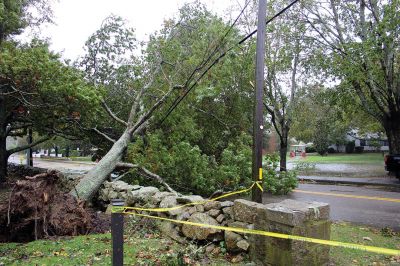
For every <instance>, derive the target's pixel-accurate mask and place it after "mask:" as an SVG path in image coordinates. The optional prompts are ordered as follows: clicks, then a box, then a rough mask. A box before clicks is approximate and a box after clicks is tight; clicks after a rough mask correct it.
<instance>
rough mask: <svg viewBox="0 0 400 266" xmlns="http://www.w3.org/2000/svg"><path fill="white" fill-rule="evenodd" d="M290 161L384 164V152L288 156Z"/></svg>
mask: <svg viewBox="0 0 400 266" xmlns="http://www.w3.org/2000/svg"><path fill="white" fill-rule="evenodd" d="M288 161H289V162H294V163H296V162H309V163H345V164H376V165H382V164H383V156H382V153H361V154H328V155H327V156H321V155H319V154H316V155H314V154H312V155H307V157H305V158H299V157H297V158H296V159H293V158H290V157H288Z"/></svg>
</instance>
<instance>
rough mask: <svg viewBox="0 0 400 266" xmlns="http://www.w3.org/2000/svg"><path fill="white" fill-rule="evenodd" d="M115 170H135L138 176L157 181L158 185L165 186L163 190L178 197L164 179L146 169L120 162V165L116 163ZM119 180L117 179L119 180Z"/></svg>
mask: <svg viewBox="0 0 400 266" xmlns="http://www.w3.org/2000/svg"><path fill="white" fill-rule="evenodd" d="M116 168H125V169H132V168H137V169H138V171H139V174H140V175H142V176H145V177H150V178H152V179H154V180H155V181H157V182H158V183H160V184H162V185H163V186H165V188H166V189H167V190H168V191H169V192H172V193H174V194H176V195H178V193H177V192H176V191H175V190H173V189H172V188H171V187H170V186H169V185H168V184H167V183H166V182H165V181H164V179H163V178H162V177H161V176H159V175H157V174H155V173H153V172H151V171H150V170H148V169H146V168H144V167H141V166H139V165H138V164H132V163H122V162H121V163H117V165H116ZM122 176H123V175H122ZM122 176H121V177H120V178H122ZM120 178H118V179H120Z"/></svg>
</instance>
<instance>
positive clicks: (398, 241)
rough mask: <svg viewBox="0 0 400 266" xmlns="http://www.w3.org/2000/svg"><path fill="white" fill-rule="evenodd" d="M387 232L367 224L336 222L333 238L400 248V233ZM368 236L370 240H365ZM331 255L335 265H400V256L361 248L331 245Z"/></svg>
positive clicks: (333, 228)
mask: <svg viewBox="0 0 400 266" xmlns="http://www.w3.org/2000/svg"><path fill="white" fill-rule="evenodd" d="M382 230H383V229H382ZM385 232H386V234H383V233H382V232H381V230H378V229H373V228H370V227H365V226H355V225H351V224H348V223H335V224H332V233H331V239H332V240H338V241H342V242H348V243H356V244H362V245H368V246H376V247H384V248H391V249H400V234H399V233H393V232H392V231H390V229H388V230H386V231H385ZM384 235H389V236H384ZM390 235H391V236H390ZM363 238H364V239H363ZM366 238H368V240H365V239H366ZM330 255H331V258H332V261H333V262H334V263H335V265H400V257H393V256H385V255H380V254H375V253H370V252H365V251H361V250H354V249H346V248H338V247H331V253H330Z"/></svg>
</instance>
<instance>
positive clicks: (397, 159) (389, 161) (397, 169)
mask: <svg viewBox="0 0 400 266" xmlns="http://www.w3.org/2000/svg"><path fill="white" fill-rule="evenodd" d="M385 170H386V171H389V173H390V172H392V173H394V174H395V175H396V177H397V178H399V179H400V154H392V155H385Z"/></svg>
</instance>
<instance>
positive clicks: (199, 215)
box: [99, 181, 254, 252]
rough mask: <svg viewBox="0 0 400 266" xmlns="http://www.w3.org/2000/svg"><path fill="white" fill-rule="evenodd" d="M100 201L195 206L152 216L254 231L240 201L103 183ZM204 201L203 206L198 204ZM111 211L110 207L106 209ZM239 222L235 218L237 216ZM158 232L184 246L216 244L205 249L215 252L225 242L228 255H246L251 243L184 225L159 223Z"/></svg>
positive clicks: (237, 236)
mask: <svg viewBox="0 0 400 266" xmlns="http://www.w3.org/2000/svg"><path fill="white" fill-rule="evenodd" d="M99 197H100V199H101V200H103V201H105V202H110V201H111V199H116V198H120V199H124V200H125V203H126V206H134V207H146V208H170V207H175V206H180V205H185V204H188V203H195V204H194V205H188V206H185V207H182V208H179V209H173V210H168V211H166V212H158V213H152V215H157V216H159V217H165V218H170V219H174V220H179V221H189V222H194V223H200V224H210V225H216V226H229V227H236V228H253V227H254V225H253V224H252V222H250V220H249V219H248V217H249V215H248V214H247V213H246V210H245V209H243V208H242V207H245V206H243V205H242V204H241V203H240V201H238V203H236V201H235V202H232V201H207V200H205V199H204V198H203V197H201V196H198V195H190V196H183V195H176V194H175V193H171V192H162V191H159V190H158V189H157V188H155V187H142V186H133V185H129V184H127V183H125V182H123V181H116V182H105V184H104V188H103V189H102V190H101V191H100V195H99ZM199 202H204V203H203V204H198V203H199ZM107 209H108V210H107V211H108V212H110V211H111V206H109V208H107ZM235 215H237V217H238V219H236V216H235ZM159 228H160V230H161V231H162V232H163V233H164V234H165V235H168V236H169V237H171V238H172V239H174V240H176V241H178V242H180V243H185V242H187V239H190V240H198V241H206V242H215V243H216V244H217V245H209V246H208V249H210V248H211V247H214V248H213V250H212V251H210V252H215V250H217V249H218V248H219V247H218V246H219V245H218V242H220V241H225V244H226V248H227V250H228V251H229V252H247V251H248V250H249V247H250V244H249V242H248V236H246V235H244V234H239V233H234V232H230V231H222V230H217V229H213V228H206V227H198V226H191V225H187V224H174V223H171V222H160V223H159Z"/></svg>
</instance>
